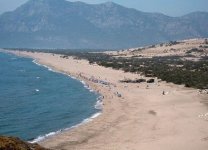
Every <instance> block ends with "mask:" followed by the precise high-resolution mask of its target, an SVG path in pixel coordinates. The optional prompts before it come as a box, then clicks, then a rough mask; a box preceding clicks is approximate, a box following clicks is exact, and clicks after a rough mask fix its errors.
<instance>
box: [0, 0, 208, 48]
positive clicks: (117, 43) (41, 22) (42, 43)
mask: <svg viewBox="0 0 208 150" xmlns="http://www.w3.org/2000/svg"><path fill="white" fill-rule="evenodd" d="M207 26H208V13H207V12H195V13H191V14H188V15H185V16H182V17H169V16H166V15H163V14H159V13H144V12H141V11H137V10H135V9H130V8H125V7H123V6H120V5H118V4H115V3H112V2H107V3H103V4H94V5H90V4H85V3H82V2H68V1H65V0H30V1H29V2H27V3H26V4H24V5H22V6H21V7H19V8H17V9H16V10H15V11H13V12H7V13H4V14H2V15H1V16H0V39H1V40H0V47H34V48H128V47H137V46H140V45H146V44H153V43H157V42H164V41H169V40H176V39H185V38H193V37H208V28H207Z"/></svg>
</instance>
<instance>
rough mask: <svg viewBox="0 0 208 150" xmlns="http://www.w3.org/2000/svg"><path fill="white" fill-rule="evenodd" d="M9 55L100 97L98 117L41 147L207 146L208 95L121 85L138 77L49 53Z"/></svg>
mask: <svg viewBox="0 0 208 150" xmlns="http://www.w3.org/2000/svg"><path fill="white" fill-rule="evenodd" d="M14 53H15V54H17V55H21V56H26V57H31V58H33V59H35V60H36V61H37V62H39V63H41V64H44V65H47V66H49V67H52V68H53V69H55V70H58V71H62V72H65V73H67V74H70V75H72V76H74V77H76V78H78V79H80V80H84V81H85V82H86V83H87V84H88V85H89V86H90V87H91V88H92V89H93V90H95V91H97V92H99V93H100V94H102V95H103V97H104V99H103V109H102V114H101V115H100V116H98V117H97V118H95V119H93V120H92V121H91V122H88V123H86V124H84V125H81V126H79V127H77V128H74V129H71V130H69V131H66V132H62V133H60V134H57V135H55V136H52V137H49V138H48V139H46V140H44V141H41V142H40V143H39V144H40V145H42V146H44V147H47V148H52V149H55V150H207V148H208V105H206V104H208V96H207V95H204V94H200V93H199V92H198V90H197V89H192V88H184V87H183V86H182V85H175V84H171V83H166V82H158V83H150V84H147V83H140V84H139V83H137V84H135V83H121V82H119V81H120V80H123V79H125V78H129V79H135V78H139V75H137V74H133V73H125V72H123V71H121V70H113V69H110V68H104V67H101V66H98V65H95V64H93V65H91V64H89V63H88V62H87V61H86V60H77V59H73V58H72V57H69V58H68V59H65V58H61V57H60V55H54V54H50V53H31V52H17V51H16V52H14ZM95 80H96V81H105V82H106V83H109V85H105V84H103V83H100V82H98V83H97V82H95ZM163 91H165V93H166V94H165V95H163V94H162V93H163Z"/></svg>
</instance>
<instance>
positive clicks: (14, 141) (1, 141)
mask: <svg viewBox="0 0 208 150" xmlns="http://www.w3.org/2000/svg"><path fill="white" fill-rule="evenodd" d="M0 150H49V149H46V148H43V147H41V146H39V145H38V144H31V143H28V142H24V141H22V140H20V139H19V138H16V137H6V136H0Z"/></svg>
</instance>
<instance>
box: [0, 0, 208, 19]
mask: <svg viewBox="0 0 208 150" xmlns="http://www.w3.org/2000/svg"><path fill="white" fill-rule="evenodd" d="M27 1H28V0H0V14H2V13H4V12H6V11H12V10H14V9H15V8H17V7H19V6H20V5H22V4H24V3H25V2H27ZM70 1H75V0H70ZM79 1H82V2H86V3H90V4H98V3H103V2H106V1H112V2H115V3H118V4H120V5H123V6H125V7H129V8H135V9H137V10H140V11H144V12H159V13H163V14H166V15H169V16H173V17H175V16H182V15H185V14H188V13H190V12H194V11H207V12H208V7H207V6H208V0H79Z"/></svg>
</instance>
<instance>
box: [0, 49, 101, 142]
mask: <svg viewBox="0 0 208 150" xmlns="http://www.w3.org/2000/svg"><path fill="white" fill-rule="evenodd" d="M99 98H100V95H99V94H98V93H96V92H94V91H93V90H92V89H90V88H89V87H88V86H87V85H86V84H85V83H84V81H79V80H77V79H76V78H74V77H70V76H68V75H66V74H63V73H61V72H56V71H54V70H52V69H51V68H48V67H47V66H42V65H40V64H38V63H37V62H36V61H35V60H33V59H31V58H24V57H19V56H16V55H13V54H8V53H1V52H0V135H5V136H16V137H19V138H21V139H23V140H26V141H29V142H32V143H33V142H38V141H41V140H44V139H45V138H47V137H49V136H53V135H55V134H58V133H60V132H63V131H66V130H70V129H71V128H74V127H77V126H79V125H80V124H83V123H86V122H88V121H90V120H92V119H93V118H95V117H97V116H98V115H100V111H101V110H100V107H99V106H98V102H99V101H100V99H99ZM96 106H97V107H96Z"/></svg>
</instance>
